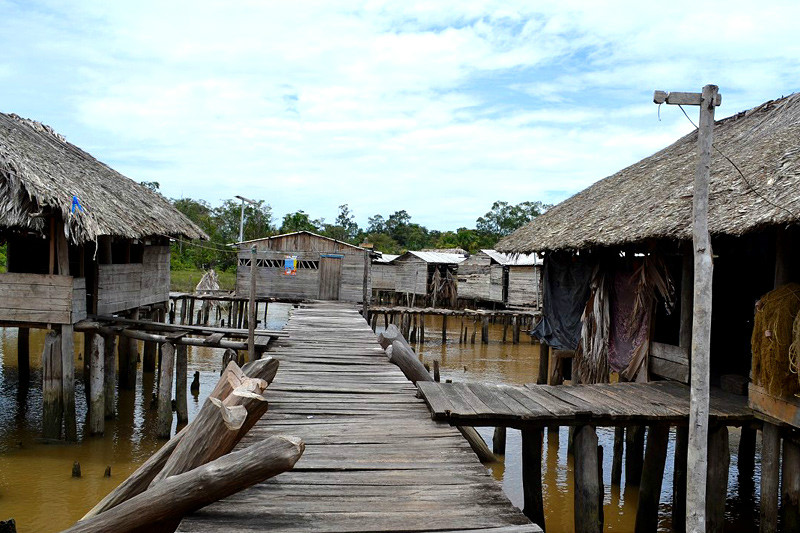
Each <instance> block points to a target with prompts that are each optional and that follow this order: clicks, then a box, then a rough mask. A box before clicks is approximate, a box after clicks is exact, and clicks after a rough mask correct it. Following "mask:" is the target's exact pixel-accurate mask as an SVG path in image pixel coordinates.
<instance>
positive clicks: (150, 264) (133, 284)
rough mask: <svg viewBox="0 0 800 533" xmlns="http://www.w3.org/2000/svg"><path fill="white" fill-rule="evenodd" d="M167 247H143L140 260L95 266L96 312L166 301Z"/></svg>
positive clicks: (167, 290) (167, 296)
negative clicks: (140, 261)
mask: <svg viewBox="0 0 800 533" xmlns="http://www.w3.org/2000/svg"><path fill="white" fill-rule="evenodd" d="M169 256H170V251H169V247H168V246H145V247H144V253H143V259H142V261H143V262H142V263H127V264H116V265H114V264H111V265H98V274H97V314H99V315H107V314H110V313H116V312H119V311H124V310H126V309H134V308H137V307H139V306H142V305H149V304H154V303H158V302H165V301H167V300H169V282H170V277H169Z"/></svg>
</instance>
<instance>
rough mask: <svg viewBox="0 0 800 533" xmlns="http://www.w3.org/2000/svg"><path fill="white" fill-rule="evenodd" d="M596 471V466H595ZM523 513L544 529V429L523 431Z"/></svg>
mask: <svg viewBox="0 0 800 533" xmlns="http://www.w3.org/2000/svg"><path fill="white" fill-rule="evenodd" d="M595 471H596V466H595ZM522 494H523V499H524V506H523V510H522V512H523V513H524V514H525V516H527V517H528V518H530V519H531V522H533V523H535V524H537V525H538V526H539V527H541V528H542V529H544V527H545V524H544V500H543V498H542V429H541V428H536V429H523V430H522Z"/></svg>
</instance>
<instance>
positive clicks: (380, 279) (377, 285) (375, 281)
mask: <svg viewBox="0 0 800 533" xmlns="http://www.w3.org/2000/svg"><path fill="white" fill-rule="evenodd" d="M378 254H379V255H378V257H375V258H374V259H373V260H372V266H371V271H370V278H371V279H372V293H373V296H375V297H376V298H377V299H378V301H380V300H381V299H382V298H383V296H393V295H394V290H395V286H396V284H397V265H396V264H395V263H394V262H393V261H394V260H395V259H397V258H398V257H400V256H399V255H395V254H383V253H380V252H378Z"/></svg>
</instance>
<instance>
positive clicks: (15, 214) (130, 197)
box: [0, 113, 206, 438]
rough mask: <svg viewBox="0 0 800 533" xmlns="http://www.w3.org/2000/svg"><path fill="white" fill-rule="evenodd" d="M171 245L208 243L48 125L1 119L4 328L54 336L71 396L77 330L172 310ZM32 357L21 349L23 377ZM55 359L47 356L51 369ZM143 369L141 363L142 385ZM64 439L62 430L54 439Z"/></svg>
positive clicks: (0, 296) (70, 430)
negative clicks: (104, 318)
mask: <svg viewBox="0 0 800 533" xmlns="http://www.w3.org/2000/svg"><path fill="white" fill-rule="evenodd" d="M172 237H186V238H190V239H194V238H206V236H205V234H204V233H203V232H202V230H200V229H199V228H198V227H196V226H195V225H194V224H193V223H192V222H191V221H189V220H188V219H187V218H185V217H184V216H183V215H182V214H181V213H180V212H179V211H177V210H176V209H175V208H174V207H173V206H172V205H171V204H170V202H169V201H168V200H167V199H166V198H164V197H163V196H161V195H160V194H157V193H155V192H153V191H151V190H150V189H148V188H146V187H144V186H142V185H140V184H138V183H135V182H134V181H132V180H130V179H128V178H126V177H125V176H123V175H121V174H119V173H118V172H116V171H114V170H113V169H111V168H110V167H108V166H106V165H104V164H103V163H101V162H99V161H97V160H96V159H95V158H93V157H92V156H91V155H89V154H88V153H86V152H84V151H83V150H81V149H80V148H78V147H77V146H74V145H72V144H70V143H68V142H66V140H65V139H64V137H62V136H60V135H58V134H57V133H55V132H54V131H53V130H52V129H51V128H49V127H48V126H45V125H43V124H41V123H38V122H34V121H31V120H27V119H23V118H20V117H18V116H16V115H7V114H2V113H0V242H3V243H6V244H7V255H8V261H7V272H6V273H3V274H0V326H15V327H19V328H21V329H20V344H21V346H22V345H23V344H24V345H26V343H27V328H43V329H44V328H47V329H49V328H55V329H56V331H57V332H58V335H59V337H58V339H56V340H57V342H58V344H60V346H61V349H62V354H63V365H59V371H58V375H56V376H55V378H54V379H58V380H63V383H62V384H63V387H62V389H63V390H65V391H68V390H72V385H71V383H73V381H74V361H72V358H71V357H70V355H71V354H72V348H73V336H72V332H73V325H74V324H75V323H76V322H78V321H80V320H83V319H84V318H86V317H87V314H98V315H109V314H112V313H123V312H128V313H138V310H139V308H141V307H142V306H149V305H152V304H160V305H166V302H167V301H168V299H169V283H170V276H169V268H170V251H169V240H170V238H172ZM46 350H47V349H46ZM27 351H28V350H27V348H23V349H21V350H20V354H19V356H20V372H21V374H24V373H25V372H27V368H28V360H27V357H28V353H27ZM53 357H55V356H54V355H53V354H52V353H45V356H44V361H43V365H44V367H45V368H48V366H47V365H48V364H49V362H50V360H51V358H53ZM62 366H63V368H62ZM120 368H121V369H122V367H120ZM135 369H136V367H135V359H134V362H133V373H134V375H133V379H134V383H135ZM45 377H46V381H47V380H48V379H49V377H48V376H47V375H46V376H45ZM51 381H52V380H51ZM47 395H48V390H45V402H48V401H49V400H48V396H47ZM65 396H69V394H68V393H66V392H65ZM70 402H71V405H69V403H70ZM62 408H63V409H64V412H65V416H66V415H67V413H68V412H70V411H71V415H70V416H71V418H72V421H73V422H72V427H70V425H69V424H68V425H67V427H66V429H65V431H66V435H67V437H68V438H74V416H75V413H74V396H73V397H72V399H71V400H67V405H62ZM60 434H61V427H60V425H59V426H58V427H57V428H55V427H54V428H52V431H50V432H49V435H47V436H54V437H58V436H59V435H60Z"/></svg>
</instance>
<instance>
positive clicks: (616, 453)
mask: <svg viewBox="0 0 800 533" xmlns="http://www.w3.org/2000/svg"><path fill="white" fill-rule="evenodd" d="M624 440H625V428H624V427H622V426H620V427H616V428H614V450H613V452H612V453H613V458H612V461H611V485H612V486H616V487H619V486H620V484H621V483H622V449H623V447H624Z"/></svg>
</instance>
